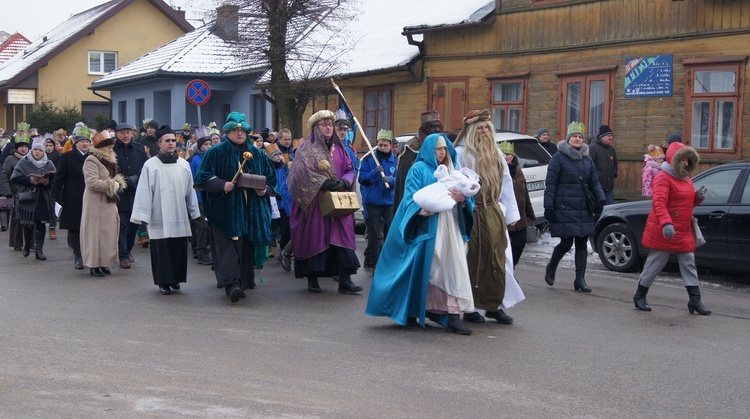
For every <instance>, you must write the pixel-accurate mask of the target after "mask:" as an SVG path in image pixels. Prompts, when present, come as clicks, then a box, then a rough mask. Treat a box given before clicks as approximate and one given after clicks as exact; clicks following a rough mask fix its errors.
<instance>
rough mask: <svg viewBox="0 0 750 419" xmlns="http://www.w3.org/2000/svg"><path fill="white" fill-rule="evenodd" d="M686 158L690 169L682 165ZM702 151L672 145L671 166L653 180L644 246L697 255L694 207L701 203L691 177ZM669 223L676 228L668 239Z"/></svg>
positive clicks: (668, 152) (668, 153)
mask: <svg viewBox="0 0 750 419" xmlns="http://www.w3.org/2000/svg"><path fill="white" fill-rule="evenodd" d="M683 158H687V159H688V166H687V168H685V169H683V168H682V167H681V166H680V163H679V162H680V161H681V160H682V159H683ZM698 161H699V157H698V152H696V151H695V149H693V148H692V147H686V146H685V145H684V144H682V143H672V145H670V146H669V150H667V163H669V165H668V166H667V165H665V166H664V170H662V171H661V172H659V174H657V175H656V177H655V178H654V180H653V183H652V187H653V196H652V197H651V199H652V202H653V203H652V206H651V212H650V213H649V214H648V219H647V220H646V228H645V230H644V232H643V240H642V241H641V243H642V244H643V246H645V247H648V248H651V249H655V250H662V251H667V252H694V251H695V240H694V238H693V227H692V220H693V207H695V206H696V205H698V204H700V203H701V201H702V200H701V199H700V198H698V196H697V195H696V192H695V187H694V186H693V181H692V180H691V179H690V174H691V173H692V172H693V171H694V170H695V169H696V168H697V167H698ZM666 224H672V226H674V230H675V235H674V237H672V238H671V239H668V238H666V237H664V233H663V231H662V228H663V227H664V226H665V225H666Z"/></svg>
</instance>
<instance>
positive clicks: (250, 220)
mask: <svg viewBox="0 0 750 419" xmlns="http://www.w3.org/2000/svg"><path fill="white" fill-rule="evenodd" d="M251 131H252V128H251V127H250V125H249V124H248V123H247V122H246V121H245V114H243V113H240V112H232V113H230V114H229V115H228V116H227V121H226V124H224V133H225V134H226V136H227V140H226V141H222V142H221V143H219V144H218V145H215V146H212V147H210V148H209V149H208V151H206V154H205V155H204V156H203V161H201V165H200V167H199V168H198V172H197V173H196V175H195V184H196V186H197V187H198V188H200V189H201V194H202V195H201V202H202V203H203V210H204V212H205V214H206V218H207V219H208V222H209V224H210V227H211V246H212V252H213V255H214V260H213V262H214V265H213V266H214V274H215V275H216V282H217V285H218V286H219V287H220V288H224V291H225V293H226V295H227V297H229V299H230V301H231V302H232V303H236V302H238V301H239V300H240V298H244V297H245V296H246V295H245V290H246V289H253V288H255V274H254V272H253V263H254V259H255V253H256V251H255V249H256V248H262V247H265V246H268V245H269V244H270V243H271V204H270V201H269V199H268V194H269V193H270V192H271V190H273V189H275V188H276V183H277V182H276V173H275V172H274V170H273V168H272V167H271V163H270V161H269V160H268V158H267V157H266V155H265V153H264V152H263V151H262V150H260V149H258V148H256V147H253V146H252V143H251V142H249V141H248V134H249V133H250V132H251ZM243 162H244V163H243ZM240 171H241V172H243V173H252V174H255V175H261V176H265V177H266V188H265V189H264V190H259V189H244V188H240V187H238V186H236V185H235V182H236V179H235V177H236V176H237V175H238V174H239V172H240Z"/></svg>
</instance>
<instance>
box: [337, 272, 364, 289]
mask: <svg viewBox="0 0 750 419" xmlns="http://www.w3.org/2000/svg"><path fill="white" fill-rule="evenodd" d="M360 291H362V287H360V286H359V285H354V282H352V279H351V274H348V273H339V292H341V293H344V294H356V293H358V292H360Z"/></svg>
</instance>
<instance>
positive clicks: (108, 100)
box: [91, 89, 112, 108]
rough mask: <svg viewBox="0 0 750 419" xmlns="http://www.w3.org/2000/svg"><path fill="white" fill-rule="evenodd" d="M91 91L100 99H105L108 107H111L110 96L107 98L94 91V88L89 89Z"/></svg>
mask: <svg viewBox="0 0 750 419" xmlns="http://www.w3.org/2000/svg"><path fill="white" fill-rule="evenodd" d="M91 93H93V94H95V95H97V96H99V97H100V98H102V99H104V100H106V101H107V102H109V107H110V108H111V107H112V99H110V98H108V97H106V96H102V95H100V94H99V93H96V90H95V89H92V90H91Z"/></svg>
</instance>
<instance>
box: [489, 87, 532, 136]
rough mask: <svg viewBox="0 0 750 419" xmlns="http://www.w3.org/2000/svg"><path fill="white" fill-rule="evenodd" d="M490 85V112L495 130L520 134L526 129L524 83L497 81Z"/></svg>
mask: <svg viewBox="0 0 750 419" xmlns="http://www.w3.org/2000/svg"><path fill="white" fill-rule="evenodd" d="M491 85H492V98H491V100H490V110H491V111H492V124H493V125H495V129H496V130H509V131H516V132H522V130H524V129H525V127H526V103H525V101H526V81H525V80H499V81H494V82H491Z"/></svg>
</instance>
